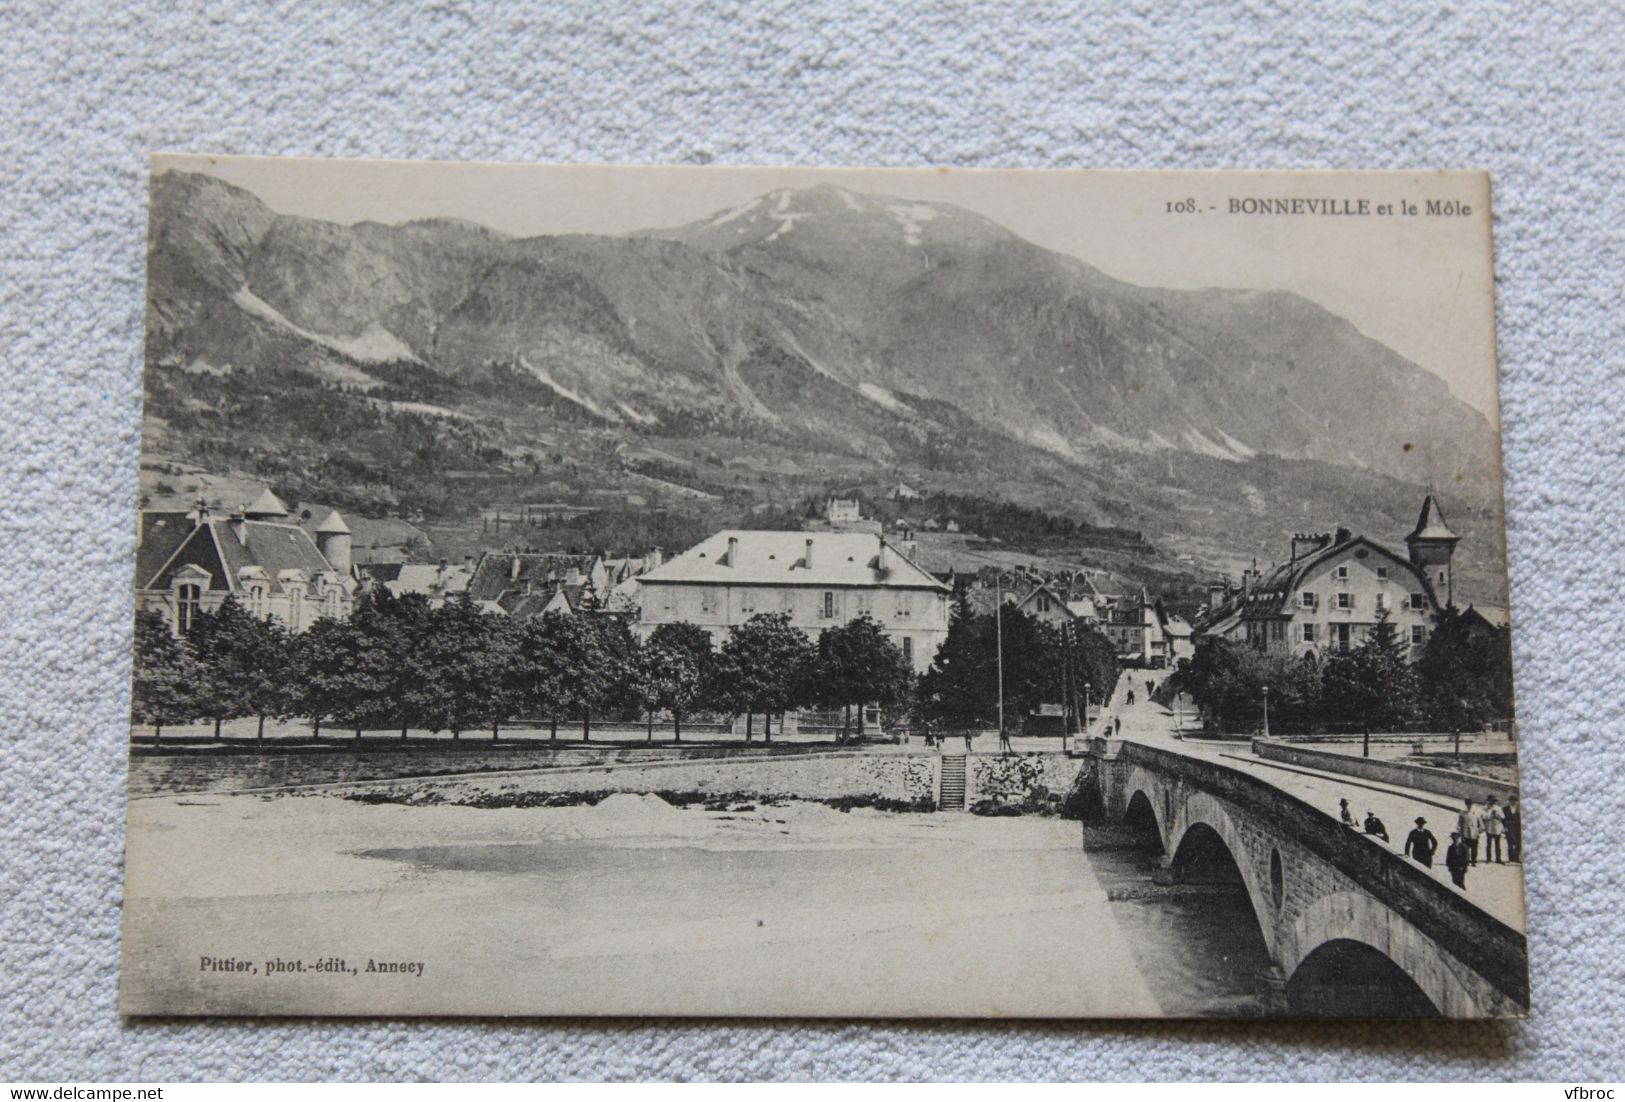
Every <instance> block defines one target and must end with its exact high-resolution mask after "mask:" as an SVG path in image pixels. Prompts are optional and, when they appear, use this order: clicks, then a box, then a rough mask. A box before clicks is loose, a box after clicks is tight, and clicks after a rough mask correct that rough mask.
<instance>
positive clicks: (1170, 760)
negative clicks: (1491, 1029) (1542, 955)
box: [1090, 739, 1529, 1015]
mask: <svg viewBox="0 0 1625 1102" xmlns="http://www.w3.org/2000/svg"><path fill="white" fill-rule="evenodd" d="M1097 751H1098V752H1097ZM1090 752H1091V756H1093V757H1095V758H1096V759H1097V764H1095V765H1094V766H1093V767H1092V769H1093V772H1094V776H1095V780H1096V782H1097V783H1098V784H1099V786H1100V797H1101V801H1100V802H1101V806H1102V807H1103V808H1104V810H1105V811H1106V813H1107V814H1108V816H1111V817H1121V816H1123V815H1124V814H1125V813H1126V812H1127V810H1128V806H1129V803H1130V800H1131V798H1132V797H1133V796H1134V795H1135V794H1136V793H1137V792H1139V793H1143V794H1144V796H1145V798H1146V799H1147V801H1148V802H1149V804H1150V807H1151V810H1152V814H1153V816H1154V817H1155V819H1156V821H1157V828H1158V832H1159V834H1160V836H1161V840H1162V844H1163V847H1164V851H1165V853H1166V854H1167V855H1168V857H1170V858H1171V857H1172V856H1173V855H1174V854H1175V853H1176V851H1177V850H1178V848H1179V845H1180V843H1181V841H1182V840H1183V838H1184V837H1185V834H1186V832H1187V831H1188V830H1189V829H1190V828H1191V827H1192V826H1193V825H1195V824H1197V823H1202V824H1205V825H1207V826H1209V827H1211V828H1212V829H1213V830H1214V831H1216V832H1217V833H1218V834H1219V835H1220V837H1221V838H1222V839H1223V840H1224V842H1225V844H1226V846H1227V847H1228V848H1229V849H1230V851H1231V855H1232V857H1233V858H1234V859H1235V862H1236V864H1237V867H1238V869H1239V870H1240V871H1241V873H1242V878H1243V880H1244V882H1245V883H1246V885H1247V890H1248V895H1249V897H1250V899H1251V902H1252V904H1253V910H1254V913H1255V915H1256V916H1257V918H1258V921H1259V925H1260V927H1261V929H1262V931H1263V933H1264V937H1265V942H1266V944H1267V945H1268V947H1269V949H1270V952H1271V954H1272V955H1273V956H1274V958H1275V961H1276V964H1277V965H1278V966H1279V967H1280V968H1281V970H1282V973H1283V975H1287V976H1290V975H1292V974H1293V971H1294V970H1295V969H1296V968H1297V966H1298V965H1299V964H1300V963H1302V962H1303V960H1304V959H1305V958H1307V957H1308V956H1309V955H1310V954H1311V953H1312V952H1314V951H1315V949H1317V948H1318V947H1320V946H1322V945H1323V944H1326V943H1328V942H1330V941H1332V940H1337V939H1348V940H1356V941H1361V942H1364V943H1365V944H1367V945H1369V946H1372V947H1374V948H1376V949H1377V950H1379V951H1381V952H1383V953H1384V954H1385V955H1387V956H1388V957H1389V958H1390V959H1391V960H1393V961H1394V962H1395V963H1397V964H1399V965H1400V966H1401V967H1402V968H1403V969H1404V970H1405V971H1406V972H1407V973H1409V974H1410V975H1411V976H1412V978H1413V979H1415V980H1416V981H1417V983H1418V986H1420V987H1422V989H1423V990H1424V991H1425V992H1427V993H1428V994H1429V996H1430V998H1431V999H1432V1000H1433V1002H1434V1003H1435V1005H1436V1006H1437V1007H1438V1008H1439V1009H1440V1010H1441V1011H1442V1012H1444V1013H1446V1014H1451V1015H1469V1014H1476V1015H1482V1014H1496V1015H1507V1014H1513V1015H1515V1014H1522V1013H1526V1012H1527V1008H1528V1005H1529V972H1528V955H1527V954H1528V945H1527V939H1526V938H1525V936H1524V935H1523V933H1521V932H1520V931H1518V930H1516V929H1514V928H1512V927H1511V926H1509V925H1507V924H1506V923H1505V922H1502V921H1501V920H1499V919H1497V918H1495V917H1494V916H1493V915H1490V914H1488V913H1486V912H1485V911H1484V910H1483V909H1482V908H1480V907H1478V906H1477V905H1475V904H1474V903H1473V902H1472V901H1471V900H1470V899H1468V898H1466V897H1464V896H1462V895H1460V894H1458V893H1457V892H1455V891H1453V890H1452V889H1451V888H1450V887H1448V886H1447V885H1445V884H1443V883H1441V882H1440V881H1438V880H1436V879H1434V878H1433V877H1432V876H1430V875H1429V874H1428V873H1426V872H1424V871H1423V870H1422V869H1421V868H1420V867H1418V866H1416V865H1414V864H1413V863H1412V862H1410V861H1408V860H1406V859H1405V858H1403V857H1401V856H1399V855H1398V854H1395V853H1393V852H1391V851H1389V850H1387V849H1385V848H1384V847H1382V846H1381V845H1378V844H1377V843H1375V842H1374V841H1373V840H1371V839H1369V838H1366V837H1365V836H1363V835H1361V834H1357V833H1355V832H1353V831H1350V830H1348V829H1346V828H1345V827H1343V826H1342V825H1341V824H1340V823H1339V822H1338V821H1337V820H1336V819H1335V818H1334V817H1333V816H1331V815H1329V814H1327V813H1325V812H1323V811H1320V810H1319V809H1317V808H1315V807H1313V806H1312V805H1310V804H1308V803H1306V802H1305V801H1303V800H1301V799H1299V798H1298V797H1296V796H1294V795H1292V794H1291V793H1290V792H1288V791H1285V790H1284V789H1283V788H1281V787H1279V786H1278V785H1275V784H1272V783H1270V782H1269V781H1267V780H1264V779H1263V778H1260V777H1257V776H1254V775H1252V774H1250V773H1247V772H1244V771H1242V770H1238V769H1233V768H1231V767H1229V766H1227V765H1225V764H1223V763H1222V762H1218V761H1213V760H1209V759H1205V758H1199V757H1195V756H1192V755H1188V754H1181V753H1178V752H1174V751H1169V750H1163V749H1159V748H1157V747H1152V746H1146V745H1144V744H1142V743H1137V742H1123V741H1121V740H1106V739H1095V740H1092V742H1091V745H1090Z"/></svg>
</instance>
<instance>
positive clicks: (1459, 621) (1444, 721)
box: [1416, 607, 1512, 731]
mask: <svg viewBox="0 0 1625 1102" xmlns="http://www.w3.org/2000/svg"><path fill="white" fill-rule="evenodd" d="M1416 671H1417V677H1418V680H1419V682H1420V688H1421V694H1422V705H1423V710H1424V711H1425V712H1426V714H1427V718H1428V720H1429V722H1431V723H1432V724H1434V725H1435V726H1437V727H1439V728H1442V729H1444V730H1447V731H1468V730H1476V729H1478V728H1481V727H1483V726H1484V724H1486V723H1488V722H1489V721H1491V720H1494V719H1504V718H1507V717H1510V716H1511V715H1512V644H1511V635H1510V632H1509V631H1508V629H1507V628H1506V627H1504V626H1502V627H1490V626H1487V625H1485V624H1484V623H1483V622H1482V621H1479V620H1476V618H1472V617H1467V616H1464V615H1463V614H1462V613H1461V612H1460V611H1459V610H1457V609H1455V608H1453V607H1452V608H1447V609H1444V610H1443V611H1441V612H1440V613H1439V617H1438V620H1437V622H1436V623H1435V626H1434V629H1433V634H1432V636H1431V637H1430V638H1429V639H1428V642H1427V647H1426V649H1424V650H1423V652H1422V657H1421V659H1420V660H1419V661H1418V662H1417V665H1416Z"/></svg>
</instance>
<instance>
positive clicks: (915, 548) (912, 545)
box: [897, 532, 920, 562]
mask: <svg viewBox="0 0 1625 1102" xmlns="http://www.w3.org/2000/svg"><path fill="white" fill-rule="evenodd" d="M897 550H899V551H901V552H902V553H903V557H904V558H905V559H907V560H909V561H910V562H913V561H914V560H915V559H917V558H919V557H920V544H919V541H918V540H916V539H915V538H914V534H913V533H912V532H911V533H909V535H908V537H907V538H906V539H904V540H902V541H901V542H900V543H898V545H897Z"/></svg>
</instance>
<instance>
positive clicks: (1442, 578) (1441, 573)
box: [1439, 570, 1445, 585]
mask: <svg viewBox="0 0 1625 1102" xmlns="http://www.w3.org/2000/svg"><path fill="white" fill-rule="evenodd" d="M1439 584H1440V585H1444V584H1445V573H1444V571H1443V570H1441V571H1439Z"/></svg>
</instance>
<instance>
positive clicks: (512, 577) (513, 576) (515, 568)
mask: <svg viewBox="0 0 1625 1102" xmlns="http://www.w3.org/2000/svg"><path fill="white" fill-rule="evenodd" d="M508 580H509V581H510V582H517V581H518V580H519V553H518V552H514V556H513V565H512V566H511V567H509V568H508Z"/></svg>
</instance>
